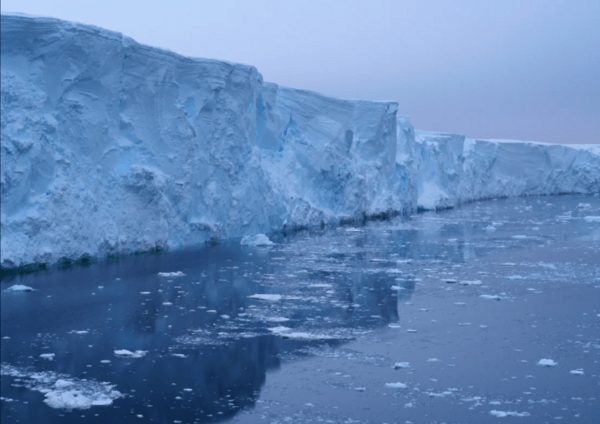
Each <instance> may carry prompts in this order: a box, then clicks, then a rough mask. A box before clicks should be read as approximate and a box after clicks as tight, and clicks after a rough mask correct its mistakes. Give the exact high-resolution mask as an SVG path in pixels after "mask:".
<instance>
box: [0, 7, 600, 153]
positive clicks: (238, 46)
mask: <svg viewBox="0 0 600 424" xmlns="http://www.w3.org/2000/svg"><path fill="white" fill-rule="evenodd" d="M1 8H2V11H3V12H5V11H11V12H23V13H29V14H35V15H41V16H50V17H56V18H60V19H66V20H72V21H77V22H81V23H86V24H93V25H96V26H100V27H103V28H107V29H111V30H114V31H119V32H122V33H123V34H125V35H127V36H130V37H132V38H133V39H135V40H137V41H138V42H140V43H144V44H149V45H152V46H157V47H162V48H167V49H169V50H172V51H175V52H177V53H181V54H183V55H187V56H194V57H205V58H212V59H222V60H227V61H231V62H239V63H245V64H249V65H253V66H255V67H256V68H258V70H259V72H261V73H262V75H263V77H264V80H265V81H270V82H275V83H278V84H281V85H286V86H289V87H295V88H302V89H308V90H313V91H318V92H320V93H324V94H328V95H332V96H336V97H341V98H347V99H365V100H395V101H397V102H398V103H399V105H400V107H399V111H400V113H401V114H403V115H408V116H410V117H411V120H412V122H413V124H414V125H415V127H416V128H418V129H422V130H431V131H443V132H455V133H460V134H466V135H467V136H469V137H479V138H509V139H517V140H532V141H545V142H556V143H595V144H600V0H567V1H559V0H521V1H513V0H416V1H412V0H411V1H409V0H396V1H384V0H337V1H331V0H329V1H328V0H318V1H317V0H304V1H295V0H288V1H284V0H248V1H242V0H238V1H234V0H211V1H192V0H188V1H184V0H171V1H166V2H165V1H155V0H145V1H133V0H132V1H129V0H119V1H115V0H103V1H97V2H92V1H77V0H71V1H69V0H51V1H48V0H43V1H42V0H2V3H1Z"/></svg>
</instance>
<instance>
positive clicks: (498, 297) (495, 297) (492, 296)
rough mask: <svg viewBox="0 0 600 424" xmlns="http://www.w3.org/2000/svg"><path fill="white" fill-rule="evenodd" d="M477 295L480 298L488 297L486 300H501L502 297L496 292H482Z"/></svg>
mask: <svg viewBox="0 0 600 424" xmlns="http://www.w3.org/2000/svg"><path fill="white" fill-rule="evenodd" d="M479 297H480V298H482V299H488V300H501V299H502V297H500V296H498V295H497V294H482V295H481V296H479Z"/></svg>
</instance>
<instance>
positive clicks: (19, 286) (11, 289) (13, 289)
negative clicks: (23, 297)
mask: <svg viewBox="0 0 600 424" xmlns="http://www.w3.org/2000/svg"><path fill="white" fill-rule="evenodd" d="M4 291H7V292H30V291H33V288H31V287H29V286H24V285H22V284H15V285H14V286H10V287H9V288H7V289H6V290H4Z"/></svg>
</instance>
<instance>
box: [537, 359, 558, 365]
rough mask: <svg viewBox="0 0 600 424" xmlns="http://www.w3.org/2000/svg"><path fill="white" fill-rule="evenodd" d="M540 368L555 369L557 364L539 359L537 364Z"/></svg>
mask: <svg viewBox="0 0 600 424" xmlns="http://www.w3.org/2000/svg"><path fill="white" fill-rule="evenodd" d="M537 364H538V365H539V366H540V367H555V366H557V365H558V362H555V361H553V360H552V359H546V358H544V359H540V360H539V362H538V363H537Z"/></svg>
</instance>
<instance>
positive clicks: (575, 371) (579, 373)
mask: <svg viewBox="0 0 600 424" xmlns="http://www.w3.org/2000/svg"><path fill="white" fill-rule="evenodd" d="M569 372H570V373H571V374H573V375H583V368H579V369H576V370H571V371H569Z"/></svg>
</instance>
